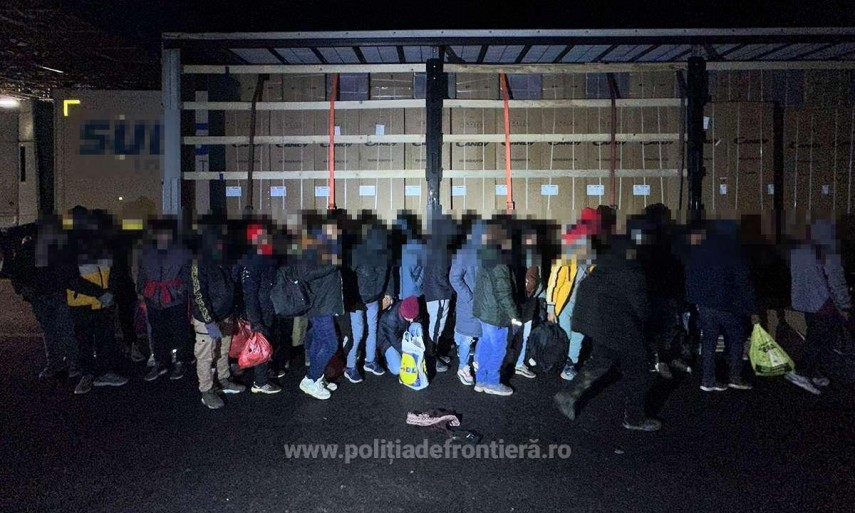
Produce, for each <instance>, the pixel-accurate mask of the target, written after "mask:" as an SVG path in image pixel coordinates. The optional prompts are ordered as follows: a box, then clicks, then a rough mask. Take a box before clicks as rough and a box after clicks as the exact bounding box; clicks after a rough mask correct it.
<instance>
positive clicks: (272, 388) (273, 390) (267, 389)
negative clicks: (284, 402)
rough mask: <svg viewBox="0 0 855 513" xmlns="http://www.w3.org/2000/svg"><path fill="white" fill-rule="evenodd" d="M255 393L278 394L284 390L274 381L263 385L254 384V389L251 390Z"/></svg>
mask: <svg viewBox="0 0 855 513" xmlns="http://www.w3.org/2000/svg"><path fill="white" fill-rule="evenodd" d="M250 391H251V392H252V393H253V394H268V395H269V394H278V393H279V392H281V391H282V387H279V386H277V385H274V384H273V383H268V384H266V385H264V386H263V387H260V386H258V385H252V389H251V390H250Z"/></svg>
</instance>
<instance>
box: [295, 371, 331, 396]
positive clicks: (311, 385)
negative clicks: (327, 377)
mask: <svg viewBox="0 0 855 513" xmlns="http://www.w3.org/2000/svg"><path fill="white" fill-rule="evenodd" d="M300 390H302V391H303V392H305V393H307V394H309V395H310V396H312V397H314V398H315V399H321V400H323V399H329V398H330V397H331V396H332V394H331V393H330V391H329V390H327V388H326V387H325V386H324V378H323V377H321V378H320V379H318V380H317V381H312V380H311V379H309V378H308V377H305V378H303V381H301V382H300Z"/></svg>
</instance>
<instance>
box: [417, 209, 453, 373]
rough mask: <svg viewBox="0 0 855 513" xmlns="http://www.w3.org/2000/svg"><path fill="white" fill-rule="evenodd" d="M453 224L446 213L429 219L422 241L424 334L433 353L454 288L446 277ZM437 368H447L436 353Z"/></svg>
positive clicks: (441, 331)
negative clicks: (429, 226) (428, 225)
mask: <svg viewBox="0 0 855 513" xmlns="http://www.w3.org/2000/svg"><path fill="white" fill-rule="evenodd" d="M454 230H455V224H454V221H453V220H452V219H451V217H449V216H448V215H442V216H440V217H438V218H436V219H434V220H433V221H432V222H431V233H430V239H429V240H428V242H427V244H426V245H425V261H424V284H423V285H422V292H423V293H424V300H425V305H426V307H427V319H426V321H427V326H426V328H427V337H425V338H426V342H427V345H428V347H429V348H430V350H429V352H430V353H433V354H434V355H436V346H437V344H438V343H439V339H440V337H441V336H442V333H443V331H445V322H446V321H447V320H448V311H449V308H450V307H451V298H452V297H453V296H454V289H453V288H452V286H451V282H450V281H449V278H448V271H449V269H450V267H451V251H450V249H449V247H450V246H451V245H452V243H453V241H454V237H455V233H454ZM436 370H437V372H445V371H447V370H448V360H447V359H446V358H444V357H440V356H439V355H437V356H436Z"/></svg>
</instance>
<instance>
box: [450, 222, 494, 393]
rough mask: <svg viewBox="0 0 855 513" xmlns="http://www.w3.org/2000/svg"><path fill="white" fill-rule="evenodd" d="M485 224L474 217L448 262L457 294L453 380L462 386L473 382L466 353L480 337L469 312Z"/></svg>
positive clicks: (451, 280)
mask: <svg viewBox="0 0 855 513" xmlns="http://www.w3.org/2000/svg"><path fill="white" fill-rule="evenodd" d="M486 230H487V223H486V222H485V221H482V220H477V221H475V222H474V223H473V224H472V230H471V233H470V234H469V237H468V240H467V242H466V243H465V244H464V246H463V247H462V248H461V249H460V251H458V252H457V254H455V255H454V258H453V259H452V262H451V271H450V273H449V282H450V283H451V286H452V287H453V288H454V291H455V292H456V293H457V303H456V305H455V312H454V313H455V316H454V318H455V323H454V342H455V343H456V344H457V360H458V363H457V365H458V368H457V379H459V380H460V382H461V383H463V384H464V385H466V386H471V385H474V384H475V378H474V377H473V376H472V371H471V370H470V369H469V355H470V352H471V350H472V344H473V343H474V342H475V340H477V339H478V337H480V336H481V323H480V322H479V321H478V319H476V318H475V316H474V315H472V305H473V302H474V300H475V282H476V278H477V276H478V269H480V268H481V263H480V250H481V247H482V238H483V237H484V235H485V232H486Z"/></svg>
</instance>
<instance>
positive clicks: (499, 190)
mask: <svg viewBox="0 0 855 513" xmlns="http://www.w3.org/2000/svg"><path fill="white" fill-rule="evenodd" d="M507 195H508V186H507V185H504V184H503V185H496V196H507Z"/></svg>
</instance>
